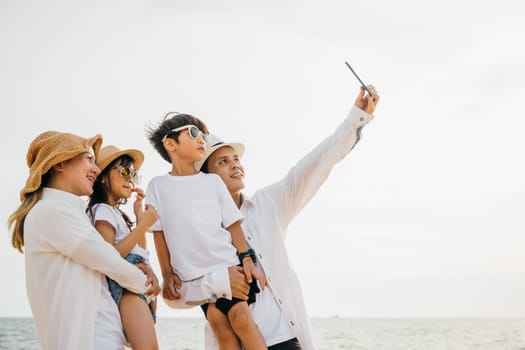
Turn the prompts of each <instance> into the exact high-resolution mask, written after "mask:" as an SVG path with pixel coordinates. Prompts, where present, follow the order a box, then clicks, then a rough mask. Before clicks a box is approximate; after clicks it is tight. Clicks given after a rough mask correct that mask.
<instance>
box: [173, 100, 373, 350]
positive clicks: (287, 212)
mask: <svg viewBox="0 0 525 350" xmlns="http://www.w3.org/2000/svg"><path fill="white" fill-rule="evenodd" d="M372 118H373V116H372V115H369V114H367V113H366V112H364V111H363V110H361V109H359V108H358V107H356V106H355V105H354V106H353V107H352V109H351V111H350V113H349V114H348V116H347V118H346V119H345V120H344V121H343V122H342V123H341V124H340V125H339V126H338V127H337V129H336V130H335V132H334V133H333V134H332V135H331V136H329V137H327V138H326V139H325V140H323V141H322V142H321V143H320V144H319V145H317V146H316V147H315V148H314V149H313V150H312V151H310V152H309V153H308V154H307V155H306V156H305V157H303V159H301V160H300V161H299V162H298V163H297V164H296V165H295V166H294V167H293V168H292V169H290V170H289V172H288V173H287V175H286V176H285V177H284V178H283V179H282V180H280V181H278V182H276V183H274V184H272V185H270V186H267V187H264V188H262V189H260V190H258V191H256V192H255V193H254V194H253V196H252V197H251V198H250V197H248V196H244V195H243V202H242V205H241V208H240V209H241V212H242V214H243V215H244V221H243V222H242V224H241V226H242V228H243V231H244V233H245V235H246V239H247V242H248V244H249V245H250V246H251V247H252V248H253V249H254V250H255V251H256V254H257V258H258V261H257V263H258V264H259V263H260V264H261V265H262V267H263V270H264V272H265V274H266V277H267V278H268V281H269V282H270V290H269V291H267V290H265V291H263V293H266V292H272V293H273V296H274V298H275V300H276V302H277V304H278V305H279V307H280V308H281V311H282V313H283V315H284V318H285V319H286V321H287V323H288V325H289V326H290V327H291V329H292V331H293V333H294V334H295V336H296V337H297V339H298V340H299V343H300V344H301V348H302V349H303V350H314V349H316V347H315V345H314V341H313V339H312V332H311V327H310V320H309V318H308V314H307V312H306V307H305V304H304V300H303V294H302V291H301V286H300V283H299V280H298V278H297V275H296V273H295V271H294V270H293V269H292V267H291V264H290V261H289V259H288V253H287V251H286V246H285V238H286V229H287V228H288V225H289V224H290V222H291V220H292V219H293V218H294V217H295V216H297V214H299V212H300V211H301V210H302V209H303V208H304V206H305V205H306V204H307V203H308V202H309V200H310V199H311V198H312V197H313V195H314V194H315V193H316V192H317V190H318V189H319V187H321V185H322V184H323V183H324V182H325V181H326V179H327V178H328V175H329V174H330V171H331V170H332V168H333V166H334V165H335V164H336V163H337V162H339V161H340V160H342V159H343V158H344V157H345V156H346V155H347V154H348V153H349V152H350V151H351V150H352V148H353V147H354V146H355V144H356V143H357V141H359V138H360V130H361V128H362V127H363V126H364V125H365V124H367V123H368V122H369V121H370V120H371V119H372ZM221 273H222V276H224V275H226V276H227V274H225V273H224V271H222V272H221ZM219 279H220V276H219V274H215V275H208V276H205V277H204V278H202V279H201V283H202V284H203V285H202V286H201V291H203V292H209V291H212V290H213V291H215V292H217V293H222V294H224V295H226V294H228V293H230V294H229V295H231V291H230V290H229V286H228V289H227V290H224V291H218V286H224V281H218V280H219ZM211 283H215V285H212V284H211ZM179 292H180V293H181V299H180V300H179V301H166V303H167V304H168V305H169V306H171V307H177V308H178V307H180V308H184V307H188V306H187V305H184V300H185V295H184V293H185V286H184V284H183V287H182V288H181V290H179ZM206 297H208V298H210V299H212V298H213V297H212V296H204V295H203V296H202V298H206ZM256 304H257V301H256V302H255V304H254V306H252V307H257V306H256ZM276 321H277V320H276ZM255 322H256V323H257V319H255ZM205 327H206V328H205V348H206V349H209V350H215V349H218V344H217V342H216V341H215V338H214V336H213V332H212V331H211V329H210V328H209V326H208V325H207V324H206V325H205Z"/></svg>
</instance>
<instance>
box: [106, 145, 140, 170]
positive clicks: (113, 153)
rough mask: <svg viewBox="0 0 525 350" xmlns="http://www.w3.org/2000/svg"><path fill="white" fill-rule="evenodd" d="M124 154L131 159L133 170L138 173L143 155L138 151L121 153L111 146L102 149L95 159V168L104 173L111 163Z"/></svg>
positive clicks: (131, 150) (123, 151) (128, 150)
mask: <svg viewBox="0 0 525 350" xmlns="http://www.w3.org/2000/svg"><path fill="white" fill-rule="evenodd" d="M125 154H126V155H128V156H130V157H131V158H132V159H133V166H134V167H135V170H136V171H138V170H139V169H140V166H141V165H142V163H143V162H144V154H143V153H142V152H141V151H139V150H138V149H125V150H122V151H121V150H120V149H119V148H118V147H116V146H113V145H107V146H104V147H102V149H101V150H100V152H99V154H98V157H97V166H98V167H99V168H100V171H104V169H105V168H106V167H107V166H108V165H109V164H111V162H112V161H114V160H115V159H117V158H118V157H120V156H123V155H125Z"/></svg>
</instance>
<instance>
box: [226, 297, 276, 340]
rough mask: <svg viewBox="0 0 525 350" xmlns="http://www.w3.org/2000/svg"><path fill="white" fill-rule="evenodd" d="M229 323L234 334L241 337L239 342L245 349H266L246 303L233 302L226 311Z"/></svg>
mask: <svg viewBox="0 0 525 350" xmlns="http://www.w3.org/2000/svg"><path fill="white" fill-rule="evenodd" d="M228 318H229V319H230V325H231V327H232V328H233V330H234V332H235V334H237V336H238V337H239V338H241V342H242V344H243V345H244V348H245V349H246V350H262V349H268V347H267V346H266V342H265V341H264V338H263V336H262V334H261V332H260V331H259V328H257V325H256V324H255V321H254V320H253V318H252V314H251V313H250V309H249V307H248V303H246V302H241V303H237V304H235V305H234V306H233V307H232V308H231V309H230V312H228Z"/></svg>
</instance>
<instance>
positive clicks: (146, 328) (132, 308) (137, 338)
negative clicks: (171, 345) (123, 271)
mask: <svg viewBox="0 0 525 350" xmlns="http://www.w3.org/2000/svg"><path fill="white" fill-rule="evenodd" d="M119 309H120V318H121V319H122V325H123V326H124V333H125V334H126V337H127V338H128V341H129V343H130V345H131V348H132V349H133V350H158V349H159V344H158V341H157V334H156V332H155V324H154V323H153V317H151V313H150V311H149V307H148V304H146V303H145V302H144V300H142V299H141V298H140V297H139V296H138V295H136V294H133V293H130V292H128V291H124V292H123V293H122V298H121V299H120V305H119Z"/></svg>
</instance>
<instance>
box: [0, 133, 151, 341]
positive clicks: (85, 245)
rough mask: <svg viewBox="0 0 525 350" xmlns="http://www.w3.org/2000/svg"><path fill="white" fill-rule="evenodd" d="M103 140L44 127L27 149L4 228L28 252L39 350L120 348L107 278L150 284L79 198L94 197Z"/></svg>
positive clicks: (139, 289) (141, 286)
mask: <svg viewBox="0 0 525 350" xmlns="http://www.w3.org/2000/svg"><path fill="white" fill-rule="evenodd" d="M101 143H102V137H101V136H100V135H97V136H94V137H91V138H87V139H86V138H83V137H80V136H76V135H73V134H70V133H63V132H57V131H46V132H43V133H41V134H40V135H38V136H37V137H36V138H35V139H34V140H33V142H31V145H30V146H29V149H28V151H27V156H26V160H27V166H28V168H29V176H28V178H27V181H26V185H25V187H24V188H23V189H22V191H21V193H20V200H21V204H20V206H19V207H18V208H17V209H16V210H15V212H14V213H13V214H12V215H11V216H10V217H9V221H8V225H9V227H10V229H11V230H12V244H13V246H14V247H15V248H16V249H18V250H19V251H20V252H22V253H25V270H26V272H25V274H26V276H25V282H26V290H27V297H28V299H29V303H30V305H31V310H32V312H33V319H34V322H35V328H36V332H37V335H38V340H39V343H40V347H41V348H42V349H44V350H56V349H77V350H93V349H123V348H124V345H125V338H124V334H123V333H122V325H121V322H120V317H119V311H118V309H117V307H116V305H115V303H114V302H113V300H112V299H111V295H110V293H109V290H108V287H107V283H106V279H105V278H104V277H105V276H110V277H111V278H113V279H115V280H116V281H118V283H120V284H121V285H122V286H125V288H127V289H128V290H131V291H133V292H135V293H144V292H146V286H147V285H148V284H149V282H148V280H147V279H146V276H144V273H143V272H142V271H140V270H139V269H137V268H136V267H134V266H132V265H131V264H129V263H127V262H125V261H124V260H123V259H122V258H121V257H120V256H119V254H118V253H117V252H116V251H115V249H113V248H112V247H111V246H110V245H108V244H107V243H106V242H105V241H104V240H103V239H102V238H101V237H100V235H99V234H98V232H97V231H96V230H95V229H94V228H93V226H92V225H91V223H90V222H89V219H88V217H87V216H86V213H85V208H86V203H85V200H84V198H83V196H89V195H91V194H92V192H93V183H94V181H95V178H96V177H97V176H98V174H99V173H100V170H99V168H98V167H97V165H96V163H95V157H96V156H97V155H98V151H99V148H100V144H101ZM0 347H1V346H0Z"/></svg>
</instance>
